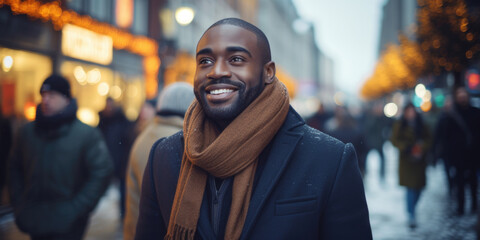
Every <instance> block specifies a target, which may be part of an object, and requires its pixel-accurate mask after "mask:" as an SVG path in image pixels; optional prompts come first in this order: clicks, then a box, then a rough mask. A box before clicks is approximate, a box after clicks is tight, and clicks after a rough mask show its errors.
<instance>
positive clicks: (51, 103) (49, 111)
mask: <svg viewBox="0 0 480 240" xmlns="http://www.w3.org/2000/svg"><path fill="white" fill-rule="evenodd" d="M41 95H42V102H41V104H40V109H41V110H42V113H43V115H44V116H47V117H49V116H53V115H55V114H57V113H59V112H60V111H62V110H63V109H64V108H65V107H66V106H67V105H68V103H69V102H70V100H69V99H68V98H67V97H65V96H64V95H62V94H60V93H58V92H55V91H45V92H42V93H41Z"/></svg>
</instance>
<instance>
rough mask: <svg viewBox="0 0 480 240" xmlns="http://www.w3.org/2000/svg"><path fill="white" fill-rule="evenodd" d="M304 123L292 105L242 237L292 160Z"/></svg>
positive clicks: (266, 168) (247, 231)
mask: <svg viewBox="0 0 480 240" xmlns="http://www.w3.org/2000/svg"><path fill="white" fill-rule="evenodd" d="M304 124H305V122H304V121H303V119H302V118H301V117H300V116H299V115H298V113H297V112H296V111H295V110H294V109H293V108H292V107H290V111H289V112H288V115H287V117H286V119H285V122H284V124H283V125H282V127H281V128H280V130H279V131H278V133H277V135H276V136H275V138H274V139H273V143H272V148H271V151H270V154H269V156H268V158H267V161H266V163H265V168H264V170H263V172H262V174H261V175H260V179H259V181H258V185H257V186H256V188H255V189H254V192H253V194H252V198H251V200H250V206H249V208H248V213H247V218H246V220H245V225H244V227H243V231H242V236H241V239H246V238H248V235H249V232H250V231H251V229H252V227H253V226H254V225H255V221H256V219H257V218H258V214H259V213H260V211H261V209H262V207H263V206H264V204H265V201H266V199H267V198H268V196H269V195H270V193H271V192H272V190H273V188H274V187H275V185H276V183H277V182H278V180H279V179H280V176H281V175H282V173H283V171H284V169H285V167H286V166H287V164H288V161H289V160H290V156H291V154H292V153H293V151H294V150H295V148H296V146H297V144H298V142H299V140H300V139H301V138H302V136H303V133H302V132H298V131H295V128H296V127H298V126H301V125H304Z"/></svg>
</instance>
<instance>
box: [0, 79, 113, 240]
mask: <svg viewBox="0 0 480 240" xmlns="http://www.w3.org/2000/svg"><path fill="white" fill-rule="evenodd" d="M40 94H41V95H42V101H41V103H40V104H39V105H38V107H37V112H36V117H35V121H33V122H30V123H27V124H26V125H25V126H23V127H22V128H21V129H20V130H19V133H18V135H17V137H16V140H15V144H14V147H13V153H12V157H11V159H10V164H9V166H10V168H9V173H10V174H9V175H10V177H9V180H10V181H9V190H10V197H11V204H12V207H13V210H14V216H15V221H16V224H17V226H18V228H19V229H20V230H21V231H23V232H26V233H27V234H29V235H30V236H31V238H32V239H33V240H37V239H50V240H52V239H53V240H56V239H58V240H60V239H62V240H63V239H68V240H70V239H82V237H83V235H84V232H85V229H86V227H87V224H88V219H89V215H90V212H91V211H92V210H93V209H94V207H95V206H96V205H97V203H98V201H99V199H100V198H101V196H102V195H103V194H104V192H105V190H106V189H107V186H108V184H109V182H110V177H111V174H112V172H113V163H112V161H111V159H110V155H109V153H108V150H107V146H106V144H105V142H104V141H103V138H102V135H101V133H100V131H98V130H97V129H96V128H93V127H90V126H88V125H86V124H84V123H82V122H80V121H79V120H78V119H77V117H76V112H77V103H76V100H75V99H74V98H72V96H71V93H70V84H69V83H68V81H67V79H65V78H63V77H62V76H59V75H51V76H49V77H48V78H47V79H46V80H45V81H44V82H43V84H42V86H41V89H40Z"/></svg>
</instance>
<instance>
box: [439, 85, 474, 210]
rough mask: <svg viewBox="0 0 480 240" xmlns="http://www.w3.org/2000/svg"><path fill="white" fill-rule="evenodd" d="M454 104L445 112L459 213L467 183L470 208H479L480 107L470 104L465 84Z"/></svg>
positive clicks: (447, 154) (456, 92) (446, 134)
mask: <svg viewBox="0 0 480 240" xmlns="http://www.w3.org/2000/svg"><path fill="white" fill-rule="evenodd" d="M453 100H454V104H453V108H452V110H451V111H450V112H449V114H448V115H447V116H446V121H445V131H446V132H445V140H446V143H445V145H446V146H448V147H447V148H446V158H447V159H448V160H449V161H450V162H451V164H452V165H453V166H454V167H455V177H454V182H455V187H456V190H457V213H458V214H460V215H461V214H463V213H464V211H465V209H464V208H465V186H466V185H468V186H469V187H470V191H471V192H470V193H471V194H470V195H471V199H472V201H471V210H472V212H475V211H476V210H477V185H478V182H477V181H478V179H477V171H478V164H479V159H480V152H479V150H478V147H479V146H480V124H479V123H480V113H479V112H480V110H479V109H477V108H475V107H472V106H471V105H470V98H469V94H468V92H467V90H466V89H465V87H457V88H455V89H454V95H453Z"/></svg>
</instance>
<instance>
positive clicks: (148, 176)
mask: <svg viewBox="0 0 480 240" xmlns="http://www.w3.org/2000/svg"><path fill="white" fill-rule="evenodd" d="M271 144H272V145H271V146H272V147H271V151H270V154H269V156H268V157H267V160H266V162H265V167H264V169H263V170H262V173H261V175H260V178H259V179H258V183H257V185H256V186H255V188H254V189H253V193H252V198H251V201H250V206H249V209H248V213H247V218H246V220H245V225H244V227H243V231H242V235H241V239H261V240H265V239H276V240H278V239H333V240H342V239H355V240H363V239H372V233H371V228H370V221H369V215H368V207H367V202H366V200H365V192H364V187H363V182H362V178H361V175H360V171H359V168H358V164H357V159H356V154H355V149H354V147H353V146H352V144H343V143H342V142H340V141H339V140H336V139H334V138H332V137H330V136H328V135H326V134H323V133H321V132H320V131H317V130H315V129H313V128H311V127H309V126H307V125H306V124H305V123H304V121H303V120H302V118H301V117H300V116H299V115H298V114H297V113H296V112H295V111H294V110H293V109H292V108H291V109H290V111H289V113H288V115H287V118H286V120H285V122H284V124H283V126H282V127H281V129H280V130H279V131H278V133H277V135H276V136H275V138H274V139H273V140H272V143H271ZM182 154H183V135H182V132H180V133H177V134H175V135H173V136H170V137H168V138H162V139H160V140H159V141H157V142H156V143H155V144H154V146H153V148H152V150H151V152H150V157H149V161H148V165H147V167H146V169H145V173H144V179H143V186H142V196H141V200H140V216H139V219H138V225H137V232H136V239H163V237H164V235H165V234H166V230H167V226H168V221H169V219H170V211H171V207H172V203H173V198H174V196H175V189H176V185H177V179H178V175H179V171H180V163H181V159H182ZM207 209H208V206H207V203H206V198H205V196H204V200H203V202H202V207H201V209H200V217H199V220H198V225H197V231H196V238H197V239H215V236H214V233H213V230H212V228H211V225H210V223H209V214H208V210H207Z"/></svg>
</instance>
